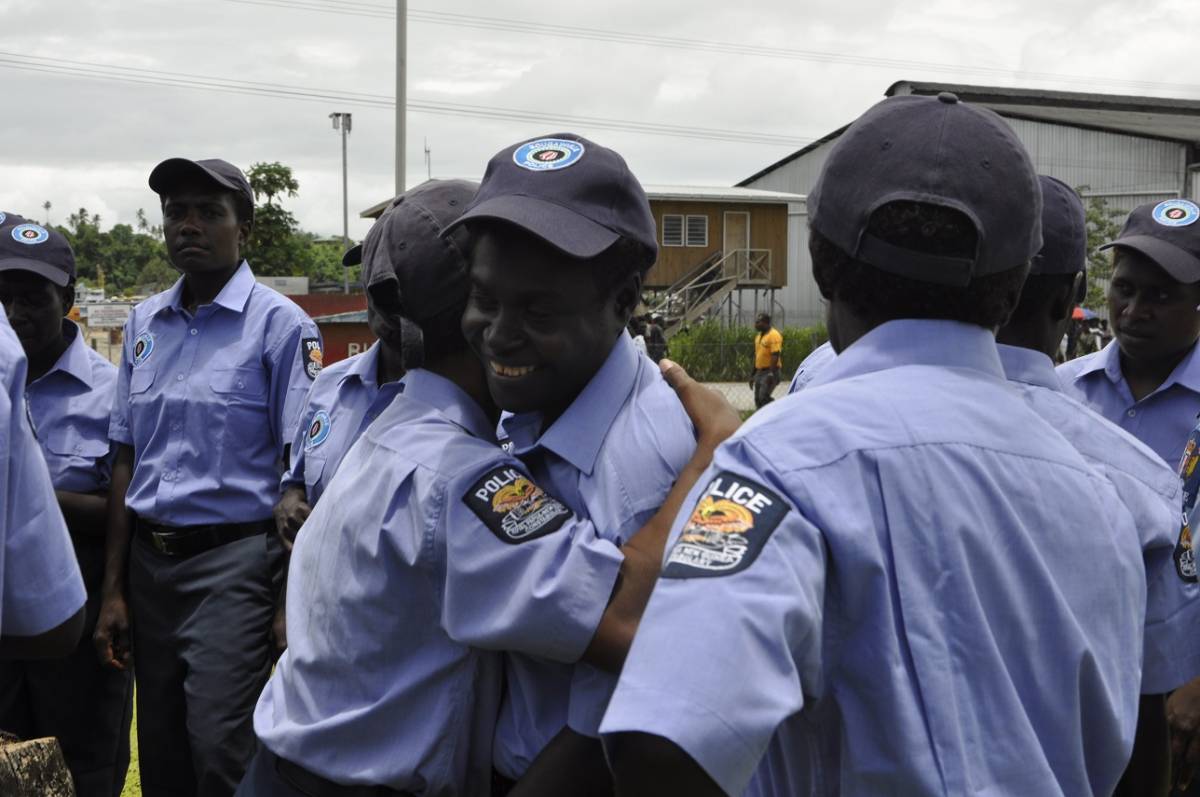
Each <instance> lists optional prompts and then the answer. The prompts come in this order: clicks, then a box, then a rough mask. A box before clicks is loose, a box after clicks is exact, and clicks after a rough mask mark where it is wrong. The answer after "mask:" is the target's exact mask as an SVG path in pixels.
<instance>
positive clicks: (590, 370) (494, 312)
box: [457, 133, 696, 794]
mask: <svg viewBox="0 0 1200 797" xmlns="http://www.w3.org/2000/svg"><path fill="white" fill-rule="evenodd" d="M457 223H458V224H464V225H466V226H467V228H468V231H469V232H470V233H471V237H472V245H471V283H472V290H471V300H470V303H469V304H468V306H467V310H466V312H465V313H464V315H463V331H464V333H465V334H466V336H467V340H468V341H469V342H470V344H471V347H472V349H474V351H475V353H476V354H477V355H478V356H479V358H480V359H481V360H482V361H483V362H484V364H485V366H486V369H487V376H488V387H489V390H490V392H491V395H492V398H493V399H494V400H495V402H496V404H497V405H498V406H499V407H500V408H501V409H503V410H506V411H508V413H510V414H509V415H508V416H507V417H506V418H505V419H504V420H503V428H504V433H505V435H506V436H507V438H508V439H509V440H510V441H511V443H512V446H513V447H512V451H513V453H515V454H516V455H517V457H518V458H520V459H521V461H522V462H524V463H525V465H526V466H527V467H528V468H529V469H530V472H531V473H532V474H533V475H534V477H535V478H536V479H537V480H538V483H539V484H542V485H543V487H545V489H547V490H549V491H550V492H551V493H553V494H554V495H556V496H558V497H559V498H560V500H562V501H563V502H564V503H565V504H566V505H567V507H568V508H569V509H570V510H571V511H572V512H574V513H575V514H576V515H577V516H579V517H581V518H586V519H588V520H590V521H591V522H592V523H593V524H594V525H595V527H596V529H597V530H598V531H599V533H600V534H602V535H603V536H604V537H605V538H606V539H608V540H609V541H611V542H612V543H613V544H615V545H618V546H620V545H624V544H625V543H626V542H628V541H629V540H630V538H631V536H632V534H633V532H634V531H636V530H637V529H638V528H640V527H642V526H643V525H644V524H645V523H646V522H647V521H648V520H649V518H650V517H651V516H652V515H653V514H654V513H655V511H657V510H658V508H659V507H660V506H662V504H663V501H664V498H665V497H666V495H667V493H668V491H669V490H670V489H671V485H672V484H674V483H675V481H676V479H677V477H678V476H679V474H680V472H681V470H682V468H683V467H684V465H685V464H686V463H687V462H688V459H689V458H690V457H691V456H692V453H693V450H694V449H695V447H696V438H695V434H694V431H693V428H692V425H691V423H689V420H688V416H687V414H686V412H685V411H684V409H683V407H682V406H681V405H680V403H679V400H678V398H677V397H676V395H675V394H674V392H673V391H672V390H671V388H670V387H669V386H668V385H667V384H666V383H665V382H664V381H663V379H662V376H661V375H660V373H659V370H658V369H657V368H655V366H654V364H653V362H652V361H651V360H648V359H646V358H642V357H640V356H638V354H637V352H636V350H635V349H634V347H633V342H632V339H631V338H630V336H629V333H628V332H627V330H626V325H627V324H628V321H629V318H630V316H631V315H632V313H633V311H634V310H635V308H636V307H637V305H638V303H639V302H640V300H641V285H642V278H643V276H644V275H645V273H646V271H647V270H648V269H649V268H650V266H651V265H653V263H654V260H655V257H656V254H657V244H656V233H655V226H654V219H653V216H652V215H651V213H650V205H649V202H648V201H647V200H646V195H645V193H644V192H643V190H642V187H641V185H640V184H639V183H638V181H637V178H636V177H635V176H634V175H633V173H632V172H631V171H630V170H629V167H628V166H627V165H626V163H625V161H624V159H622V158H621V156H620V155H619V154H617V153H616V152H614V151H612V150H610V149H608V148H606V147H602V146H600V145H599V144H596V143H595V142H592V141H589V140H587V139H585V138H582V137H580V136H577V135H574V134H570V133H563V134H556V135H551V136H546V137H543V138H538V139H533V140H529V141H522V142H519V143H517V144H514V145H512V146H509V147H506V148H505V149H503V150H501V151H500V152H499V153H497V154H496V155H495V156H494V157H493V158H492V159H491V161H490V162H489V163H488V168H487V171H486V173H485V174H484V178H483V182H482V184H481V185H480V188H479V193H478V194H477V195H476V196H475V198H474V200H472V203H471V207H470V208H469V209H468V210H467V212H466V213H464V214H463V216H462V218H461V219H460V220H459V222H457ZM656 559H657V560H659V561H661V556H657V557H656ZM657 569H658V568H657V567H656V568H654V569H653V572H652V574H651V575H652V577H653V576H656V575H657ZM652 580H653V578H651V583H652ZM644 586H645V589H646V592H647V594H648V593H649V588H650V583H647V584H645V585H644ZM583 594H584V593H582V592H581V593H580V598H582V597H583ZM596 599H597V597H596V596H593V597H592V598H591V600H596ZM598 599H599V600H601V601H603V600H604V599H605V597H604V596H598ZM639 610H640V607H639ZM617 669H619V667H617ZM506 677H507V694H506V696H505V702H504V705H503V707H502V709H501V714H500V721H499V726H498V728H497V733H496V767H497V770H498V776H499V778H498V780H499V787H500V789H501V790H503V788H504V787H505V786H506V785H507V783H508V782H509V781H513V780H517V779H519V778H521V777H522V776H526V777H527V778H528V779H529V781H528V785H529V787H530V788H536V789H537V790H539V791H540V792H542V793H547V794H553V793H564V792H563V790H564V789H565V790H575V789H578V788H579V784H581V783H591V784H593V786H595V787H597V788H599V787H600V785H601V784H603V783H605V782H607V780H608V769H607V767H606V766H605V764H604V758H603V750H602V749H601V748H600V744H599V739H598V736H597V729H598V727H599V724H600V718H601V716H602V715H603V712H604V707H605V705H606V704H607V702H608V696H609V694H611V691H612V688H613V686H614V685H615V679H614V678H613V677H612V676H611V675H610V674H608V673H607V672H605V671H604V670H603V669H600V668H596V667H594V666H591V664H584V665H581V666H579V667H577V668H576V667H571V666H564V665H563V664H556V663H550V662H546V661H544V660H537V659H534V658H531V657H527V656H513V657H511V659H510V661H509V662H508V666H507V667H506ZM568 726H569V727H568ZM560 732H561V733H562V736H561V737H560V738H559V739H558V740H557V741H556V743H555V744H554V745H552V747H551V748H550V749H547V748H548V745H550V742H551V740H552V739H554V738H555V737H556V735H558V734H560ZM543 750H546V751H547V757H546V758H544V759H543V760H542V762H541V765H540V766H539V765H537V764H533V763H532V762H534V759H535V758H537V756H538V755H539V753H541V752H542V751H543ZM527 770H528V772H527ZM564 778H565V779H564Z"/></svg>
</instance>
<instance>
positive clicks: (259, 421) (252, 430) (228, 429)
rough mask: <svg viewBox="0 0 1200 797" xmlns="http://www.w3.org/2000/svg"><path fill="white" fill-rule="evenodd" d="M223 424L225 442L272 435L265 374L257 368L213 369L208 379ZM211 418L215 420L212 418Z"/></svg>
mask: <svg viewBox="0 0 1200 797" xmlns="http://www.w3.org/2000/svg"><path fill="white" fill-rule="evenodd" d="M208 386H209V388H210V389H211V390H212V392H213V401H214V404H215V406H216V407H217V412H216V413H215V414H216V415H217V416H223V417H220V418H219V420H220V421H222V425H223V426H224V434H223V435H222V437H223V438H224V442H225V443H227V444H231V445H235V446H246V445H250V444H251V443H252V441H259V440H264V439H265V440H269V439H270V438H271V432H270V420H269V418H268V417H267V375H266V374H265V373H263V371H262V370H261V369H259V368H214V369H213V372H212V375H211V376H209V378H208ZM214 420H218V419H217V418H214Z"/></svg>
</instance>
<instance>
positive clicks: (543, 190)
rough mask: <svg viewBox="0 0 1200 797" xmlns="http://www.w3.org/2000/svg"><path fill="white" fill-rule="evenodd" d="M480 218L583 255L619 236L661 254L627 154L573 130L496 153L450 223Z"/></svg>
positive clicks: (576, 255)
mask: <svg viewBox="0 0 1200 797" xmlns="http://www.w3.org/2000/svg"><path fill="white" fill-rule="evenodd" d="M480 219H491V220H496V221H502V222H506V223H508V224H512V225H514V226H516V227H519V228H521V229H522V230H525V231H526V232H528V233H530V234H532V235H534V236H536V237H538V238H540V239H541V240H543V241H545V242H546V243H548V244H549V245H550V246H552V247H554V248H555V249H558V250H559V251H561V252H564V253H565V254H567V255H569V256H571V257H574V258H578V259H588V258H592V257H595V256H596V255H599V254H600V253H601V252H603V251H604V250H606V249H608V248H609V247H610V246H612V245H613V244H615V243H616V242H617V240H618V239H620V238H628V239H631V240H634V241H637V242H638V243H640V244H641V245H642V246H644V247H646V248H647V249H648V250H649V251H651V252H654V253H657V252H658V235H657V232H656V230H655V226H654V217H653V215H652V214H651V213H650V202H649V200H647V199H646V192H645V191H643V190H642V186H641V183H639V182H638V180H637V178H636V177H634V176H633V172H631V171H630V170H629V166H628V165H626V163H625V159H624V158H622V157H621V156H620V155H618V154H617V153H616V152H614V151H612V150H611V149H608V148H606V147H602V146H600V145H599V144H596V143H595V142H592V141H589V140H587V139H586V138H584V137H583V136H579V135H576V134H574V133H553V134H551V135H548V136H543V137H541V138H535V139H531V140H528V141H523V142H521V143H519V144H514V145H512V146H510V147H505V148H504V149H502V150H501V151H500V152H499V153H497V154H496V155H495V156H494V157H493V158H492V159H491V160H490V161H489V162H488V166H487V171H486V172H485V173H484V175H483V182H482V183H481V184H480V186H479V193H477V194H476V195H475V199H474V200H472V202H471V205H470V207H469V208H467V212H466V213H464V214H463V215H462V218H461V219H459V220H458V222H456V224H455V225H451V229H453V228H454V227H455V226H457V225H460V224H464V223H467V222H470V221H474V220H480Z"/></svg>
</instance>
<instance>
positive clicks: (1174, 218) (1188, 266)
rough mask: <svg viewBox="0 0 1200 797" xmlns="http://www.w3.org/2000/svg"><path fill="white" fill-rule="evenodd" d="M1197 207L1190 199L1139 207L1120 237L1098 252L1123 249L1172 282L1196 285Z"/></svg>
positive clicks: (1199, 268)
mask: <svg viewBox="0 0 1200 797" xmlns="http://www.w3.org/2000/svg"><path fill="white" fill-rule="evenodd" d="M1197 220H1200V206H1197V205H1196V203H1195V202H1192V201H1191V200H1190V199H1167V200H1164V201H1162V202H1149V203H1147V204H1145V205H1139V206H1138V207H1136V208H1134V210H1133V212H1132V213H1130V214H1129V218H1128V219H1127V220H1126V221H1125V226H1124V227H1122V228H1121V234H1120V235H1118V236H1117V237H1116V238H1115V239H1113V240H1111V241H1109V242H1107V243H1105V244H1104V245H1103V246H1101V247H1100V248H1101V249H1112V248H1114V247H1125V248H1127V249H1132V250H1133V251H1135V252H1139V253H1141V254H1143V255H1145V256H1146V257H1148V258H1150V259H1151V260H1153V261H1154V262H1155V263H1157V264H1158V265H1159V267H1160V268H1162V270H1163V271H1165V272H1167V273H1168V274H1169V275H1171V277H1173V278H1174V279H1176V280H1178V281H1180V282H1184V283H1192V282H1200V224H1197V223H1196V222H1197Z"/></svg>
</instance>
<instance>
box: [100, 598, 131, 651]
mask: <svg viewBox="0 0 1200 797" xmlns="http://www.w3.org/2000/svg"><path fill="white" fill-rule="evenodd" d="M92 644H93V645H95V646H96V655H97V656H99V658H100V663H101V664H102V665H104V666H105V667H108V668H110V669H113V670H127V669H129V665H130V663H131V662H132V660H133V659H132V656H131V654H130V647H129V605H128V604H127V603H126V602H125V596H124V595H106V596H105V597H104V600H103V601H102V602H101V603H100V615H99V617H98V618H97V620H96V630H95V632H94V633H93V634H92Z"/></svg>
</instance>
